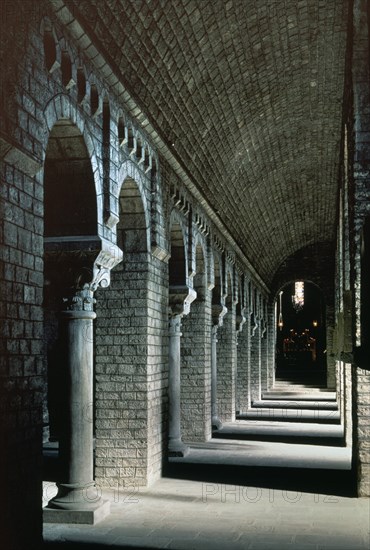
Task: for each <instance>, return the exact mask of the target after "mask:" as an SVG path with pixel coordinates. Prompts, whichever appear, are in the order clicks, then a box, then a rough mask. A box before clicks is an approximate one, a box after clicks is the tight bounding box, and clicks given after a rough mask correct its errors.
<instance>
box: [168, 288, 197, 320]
mask: <svg viewBox="0 0 370 550" xmlns="http://www.w3.org/2000/svg"><path fill="white" fill-rule="evenodd" d="M196 297H197V293H196V292H195V290H194V289H193V288H190V287H188V286H186V285H172V286H170V289H169V316H170V317H173V316H177V315H181V316H182V315H188V313H189V312H190V304H191V303H192V302H193V301H194V300H195V298H196Z"/></svg>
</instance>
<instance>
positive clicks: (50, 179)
mask: <svg viewBox="0 0 370 550" xmlns="http://www.w3.org/2000/svg"><path fill="white" fill-rule="evenodd" d="M44 200H45V219H44V226H45V236H46V237H61V236H78V235H96V234H97V231H98V228H97V202H96V193H95V185H94V175H93V171H92V166H91V159H90V157H89V153H88V151H87V147H86V144H85V142H84V138H83V136H82V134H81V132H80V130H79V128H77V126H76V125H75V124H73V122H72V121H71V120H64V119H63V120H59V121H58V122H56V124H55V125H54V126H53V128H52V130H51V132H50V135H49V141H48V146H47V150H46V157H45V167H44Z"/></svg>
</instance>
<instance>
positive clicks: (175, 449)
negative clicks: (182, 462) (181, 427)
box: [168, 439, 190, 457]
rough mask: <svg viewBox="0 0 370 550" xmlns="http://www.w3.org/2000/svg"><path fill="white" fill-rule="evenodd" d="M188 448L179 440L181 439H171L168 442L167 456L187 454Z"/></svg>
mask: <svg viewBox="0 0 370 550" xmlns="http://www.w3.org/2000/svg"><path fill="white" fill-rule="evenodd" d="M189 451H190V448H189V447H188V446H187V445H185V443H183V442H182V441H181V439H173V440H172V441H171V440H170V441H169V443H168V456H182V457H183V456H186V455H188V454H189Z"/></svg>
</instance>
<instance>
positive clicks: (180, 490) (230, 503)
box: [44, 469, 370, 550]
mask: <svg viewBox="0 0 370 550" xmlns="http://www.w3.org/2000/svg"><path fill="white" fill-rule="evenodd" d="M285 475H289V470H288V469H287V470H286V471H285ZM44 489H45V491H44V496H47V497H51V496H52V494H53V490H54V488H53V486H52V485H50V484H47V485H45V487H44ZM47 493H48V494H47ZM104 497H105V498H109V499H110V501H111V515H110V516H109V517H108V518H106V519H105V520H103V521H101V522H100V523H98V524H96V525H95V526H81V525H80V526H77V525H73V526H72V525H59V524H45V526H44V539H45V541H46V548H47V549H49V550H58V549H60V550H62V548H68V549H69V550H72V549H75V550H89V549H91V550H104V549H106V548H122V549H127V548H132V549H133V548H136V549H137V548H172V549H177V550H181V549H194V550H198V549H210V550H218V549H219V550H221V549H222V550H224V549H225V548H227V549H228V550H234V549H260V550H265V549H266V550H267V549H276V550H278V549H279V550H283V549H296V550H306V549H307V550H313V549H333V550H334V549H335V550H355V549H364V550H368V548H369V547H370V538H369V528H370V506H369V504H370V501H369V499H357V498H349V497H343V496H333V495H328V494H327V495H325V494H318V493H313V492H310V491H309V492H299V491H298V492H296V491H287V490H286V489H276V488H271V487H258V486H242V485H228V484H226V483H221V482H209V481H207V482H205V481H193V480H184V479H182V480H181V479H174V478H173V479H170V478H162V479H161V480H159V481H158V482H157V483H155V484H154V485H153V486H152V487H150V489H147V488H146V489H144V488H128V489H126V490H125V491H124V490H123V489H121V490H120V492H117V491H116V492H107V493H104Z"/></svg>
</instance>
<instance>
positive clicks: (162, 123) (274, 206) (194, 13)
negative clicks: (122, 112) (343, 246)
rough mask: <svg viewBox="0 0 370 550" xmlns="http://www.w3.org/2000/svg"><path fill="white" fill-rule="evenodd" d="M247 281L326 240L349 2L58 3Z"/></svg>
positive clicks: (331, 225)
mask: <svg viewBox="0 0 370 550" xmlns="http://www.w3.org/2000/svg"><path fill="white" fill-rule="evenodd" d="M71 4H73V9H74V14H75V16H76V17H77V19H78V20H79V22H80V24H81V25H82V26H83V27H84V28H85V30H86V32H87V34H89V36H90V38H91V39H92V40H93V41H94V42H95V43H96V44H97V46H98V47H99V49H101V51H102V52H103V54H104V55H106V57H107V59H109V61H110V63H111V64H112V66H113V68H114V70H115V72H116V74H119V78H120V79H121V81H122V83H123V84H124V86H126V87H127V89H128V90H129V91H130V94H132V95H133V98H134V99H135V101H136V102H137V104H139V105H140V107H141V108H142V110H143V112H145V114H146V116H147V117H148V119H149V120H150V121H151V123H152V124H153V126H154V127H155V128H156V130H157V131H158V133H159V134H160V136H161V138H162V139H163V140H164V141H165V142H166V143H167V144H168V145H169V146H170V147H171V148H172V150H173V153H174V155H176V157H177V159H180V163H181V164H182V166H183V167H184V169H185V170H186V172H187V173H188V174H189V176H190V178H191V179H192V181H193V182H194V184H195V186H196V187H197V188H198V190H200V191H201V193H202V194H203V196H204V197H205V198H206V199H207V201H208V203H209V204H210V206H211V207H212V208H213V209H214V210H215V211H216V212H217V214H218V216H219V217H220V219H221V220H222V222H223V223H224V225H225V226H226V227H227V228H228V230H229V232H230V233H231V235H232V236H233V238H234V239H235V241H236V242H237V243H238V245H239V246H240V248H241V249H242V251H243V252H244V254H245V255H246V256H247V258H248V259H249V260H250V262H251V263H252V265H253V266H254V267H255V268H256V270H257V272H258V273H259V275H260V276H261V277H262V279H263V280H264V281H265V282H266V284H268V285H269V284H270V283H271V281H272V279H273V277H274V274H275V272H276V270H277V269H278V267H279V266H280V265H281V263H282V262H283V261H284V259H285V258H287V257H289V256H291V255H292V254H294V253H295V252H296V251H297V250H300V249H302V248H303V247H305V246H308V245H312V244H314V243H316V242H322V241H328V240H329V241H330V240H332V239H334V237H335V212H336V196H337V184H338V170H339V160H340V159H339V157H340V141H341V124H342V100H343V88H344V72H345V56H346V31H347V14H348V7H349V6H348V4H349V2H348V0H342V1H338V0H105V1H104V2H101V1H100V0H70V1H69V2H68V5H71Z"/></svg>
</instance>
